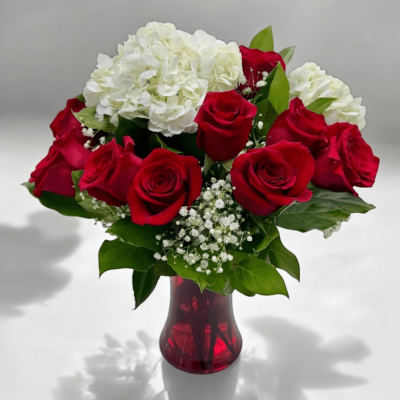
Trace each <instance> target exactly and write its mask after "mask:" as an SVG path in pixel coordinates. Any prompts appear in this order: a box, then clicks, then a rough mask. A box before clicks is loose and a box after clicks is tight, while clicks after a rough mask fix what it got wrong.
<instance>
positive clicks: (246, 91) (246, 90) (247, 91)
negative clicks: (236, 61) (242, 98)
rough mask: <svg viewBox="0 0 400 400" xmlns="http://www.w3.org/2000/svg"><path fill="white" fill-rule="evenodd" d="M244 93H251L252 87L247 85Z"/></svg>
mask: <svg viewBox="0 0 400 400" xmlns="http://www.w3.org/2000/svg"><path fill="white" fill-rule="evenodd" d="M242 93H243V94H244V95H247V94H250V93H251V88H249V87H247V88H245V89H243V91H242Z"/></svg>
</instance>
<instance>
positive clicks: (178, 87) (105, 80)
mask: <svg viewBox="0 0 400 400" xmlns="http://www.w3.org/2000/svg"><path fill="white" fill-rule="evenodd" d="M97 62H98V65H97V69H96V70H95V71H94V72H93V73H92V74H91V78H90V79H89V81H88V82H87V83H86V86H85V88H84V91H83V95H84V96H85V99H86V106H87V107H96V116H97V118H99V119H100V120H102V119H103V118H104V116H105V115H108V116H110V117H111V122H112V123H113V124H114V125H117V123H118V114H120V115H121V116H123V117H125V118H128V119H133V118H146V119H148V120H149V129H150V130H151V131H154V132H161V133H162V134H164V135H165V136H172V135H175V134H179V133H181V132H183V131H185V132H195V130H196V128H197V125H196V124H195V123H194V122H193V120H194V117H195V116H196V113H197V110H198V109H199V107H200V106H201V104H202V103H203V100H204V97H205V95H206V93H207V92H209V91H214V92H218V91H228V90H231V89H233V88H235V87H236V86H237V84H238V83H243V82H244V76H243V71H242V59H241V55H240V51H239V47H238V45H237V44H236V43H234V42H231V43H229V44H226V43H224V42H222V41H221V40H217V39H216V38H215V37H213V36H211V35H209V34H207V33H206V32H204V31H202V30H198V31H196V32H195V33H194V35H190V34H188V33H186V32H183V31H180V30H177V29H176V28H175V26H174V25H173V24H170V23H168V24H162V23H158V22H151V23H149V24H147V25H146V27H143V28H140V29H138V31H137V32H136V35H132V36H129V39H128V40H127V41H126V42H125V43H124V44H123V45H119V47H118V55H116V56H115V57H114V58H110V57H108V56H106V55H104V54H99V56H98V59H97Z"/></svg>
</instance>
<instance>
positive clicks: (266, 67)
mask: <svg viewBox="0 0 400 400" xmlns="http://www.w3.org/2000/svg"><path fill="white" fill-rule="evenodd" d="M239 49H240V53H241V54H242V67H243V73H244V76H245V77H246V81H247V82H246V83H245V84H242V85H239V87H238V89H237V90H238V91H239V93H243V91H244V90H245V89H247V88H248V89H247V90H248V91H249V93H247V94H246V92H245V93H244V94H245V96H246V98H252V97H254V96H255V94H256V92H257V91H258V90H259V89H260V87H261V86H259V87H258V86H257V82H260V81H262V80H263V77H264V76H263V72H264V73H265V72H266V73H270V72H271V71H272V70H273V69H274V68H275V67H276V66H277V65H278V63H281V65H282V68H283V69H284V70H285V69H286V64H285V62H284V61H283V58H282V56H281V55H280V54H278V53H275V52H274V51H261V50H258V49H249V48H247V47H245V46H240V47H239Z"/></svg>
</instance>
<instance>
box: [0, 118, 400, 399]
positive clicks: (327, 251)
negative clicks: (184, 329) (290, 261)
mask: <svg viewBox="0 0 400 400" xmlns="http://www.w3.org/2000/svg"><path fill="white" fill-rule="evenodd" d="M0 134H1V139H2V140H1V142H2V145H1V146H0V163H1V193H2V196H0V207H1V213H0V237H1V239H0V249H1V252H0V259H1V265H0V398H1V399H2V400H128V399H129V400H142V399H143V400H155V399H160V400H166V399H169V400H192V399H193V400H196V399H207V398H208V399H219V400H232V399H235V400H237V399H243V400H244V399H245V400H253V399H254V400H261V399H262V400H267V399H268V400H271V399H274V400H305V399H307V400H337V399H341V400H347V399H348V400H350V399H351V400H396V399H398V398H399V389H398V384H397V382H396V378H398V375H399V365H400V350H399V349H400V322H399V312H398V304H399V301H400V293H399V290H398V288H399V286H400V272H399V267H400V265H399V264H400V263H399V262H398V254H397V252H396V246H397V247H398V243H399V240H398V232H399V231H398V224H399V222H400V221H399V217H398V215H399V211H398V203H399V200H398V198H399V197H400V186H399V183H400V180H399V178H400V162H399V156H398V154H399V153H400V147H399V146H397V147H396V146H390V145H375V146H373V148H374V151H375V154H376V155H377V156H379V157H380V158H381V168H380V171H379V173H378V178H377V183H376V185H375V186H374V188H373V189H365V190H359V193H360V195H361V197H362V198H363V199H364V200H365V201H367V202H369V203H372V204H374V205H375V206H376V207H377V209H376V210H373V211H371V212H370V213H368V214H367V215H354V216H352V219H351V221H350V222H348V223H344V224H343V226H342V228H341V231H340V232H338V233H334V234H333V236H332V237H331V238H329V239H327V240H326V239H324V238H323V235H322V233H320V232H317V231H313V232H310V233H307V234H301V233H298V232H291V231H285V230H283V229H282V230H281V235H282V241H283V243H284V244H285V245H286V246H287V247H288V248H289V249H290V250H291V251H293V252H294V253H295V254H296V255H297V256H298V258H299V260H300V264H301V273H302V277H301V283H300V284H299V283H298V282H296V281H294V280H293V279H291V278H290V277H289V276H287V275H285V280H286V282H287V285H288V289H289V293H290V297H291V299H290V300H288V299H286V298H284V297H282V296H275V297H262V296H256V297H255V298H246V297H244V296H242V295H240V294H234V311H235V316H236V320H237V323H238V326H239V329H240V331H241V333H242V336H243V343H244V346H243V351H242V355H241V357H240V360H239V361H238V362H237V363H235V364H234V365H233V366H231V367H230V368H228V369H227V370H225V371H222V372H220V373H217V374H214V375H210V376H192V375H188V374H185V373H182V372H180V371H177V370H175V369H174V368H172V367H170V366H169V365H167V364H166V363H165V362H162V361H161V355H160V351H159V349H158V338H159V335H160V333H161V329H162V327H163V324H164V322H165V319H166V316H167V312H168V305H169V281H168V278H163V279H161V280H160V281H159V285H158V287H157V288H156V290H155V292H154V293H153V295H152V296H151V297H150V299H149V300H148V301H147V302H146V303H144V304H143V305H142V306H140V307H139V309H138V310H136V311H132V309H133V308H134V301H133V296H132V289H131V271H130V270H121V271H112V272H107V273H106V274H105V275H104V276H103V277H102V278H101V279H100V280H99V279H98V265H97V252H98V249H99V247H100V245H101V243H102V241H103V240H104V239H106V235H105V233H104V230H103V229H102V228H101V226H99V225H98V226H94V224H93V222H92V221H86V220H79V219H75V218H67V217H63V216H60V215H58V214H57V213H55V212H53V211H50V210H46V209H44V208H43V207H42V206H41V205H40V204H39V202H38V201H36V200H35V199H33V198H32V197H31V196H30V195H29V194H28V192H27V191H26V189H25V188H23V187H21V186H20V185H19V184H20V183H21V182H24V181H26V180H28V178H29V173H30V172H31V170H32V169H33V168H34V166H35V164H36V163H37V162H38V161H39V160H40V159H41V158H43V157H44V155H45V153H46V152H47V147H48V146H49V145H50V143H51V133H50V130H49V129H48V121H42V120H37V121H18V122H15V121H14V122H10V121H7V120H3V121H2V123H1V124H0Z"/></svg>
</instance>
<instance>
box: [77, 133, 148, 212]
mask: <svg viewBox="0 0 400 400" xmlns="http://www.w3.org/2000/svg"><path fill="white" fill-rule="evenodd" d="M123 141H124V145H125V148H124V147H122V146H121V145H119V144H117V142H116V141H115V139H113V140H112V141H111V142H109V143H107V144H105V145H103V146H100V148H98V149H97V150H96V151H94V152H93V153H92V154H91V156H90V157H89V158H88V160H87V162H86V164H85V168H84V173H83V175H82V178H81V180H80V181H79V188H80V189H81V190H87V192H88V193H89V194H90V196H92V197H94V198H96V199H97V200H101V201H105V202H106V203H107V204H108V205H110V206H122V205H124V204H127V202H128V191H129V187H130V186H131V184H132V182H133V179H134V178H135V176H136V174H137V173H138V171H139V170H140V167H141V166H142V164H143V160H142V159H141V158H139V157H138V156H136V155H135V151H134V142H133V140H132V138H130V137H129V136H124V138H123Z"/></svg>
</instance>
